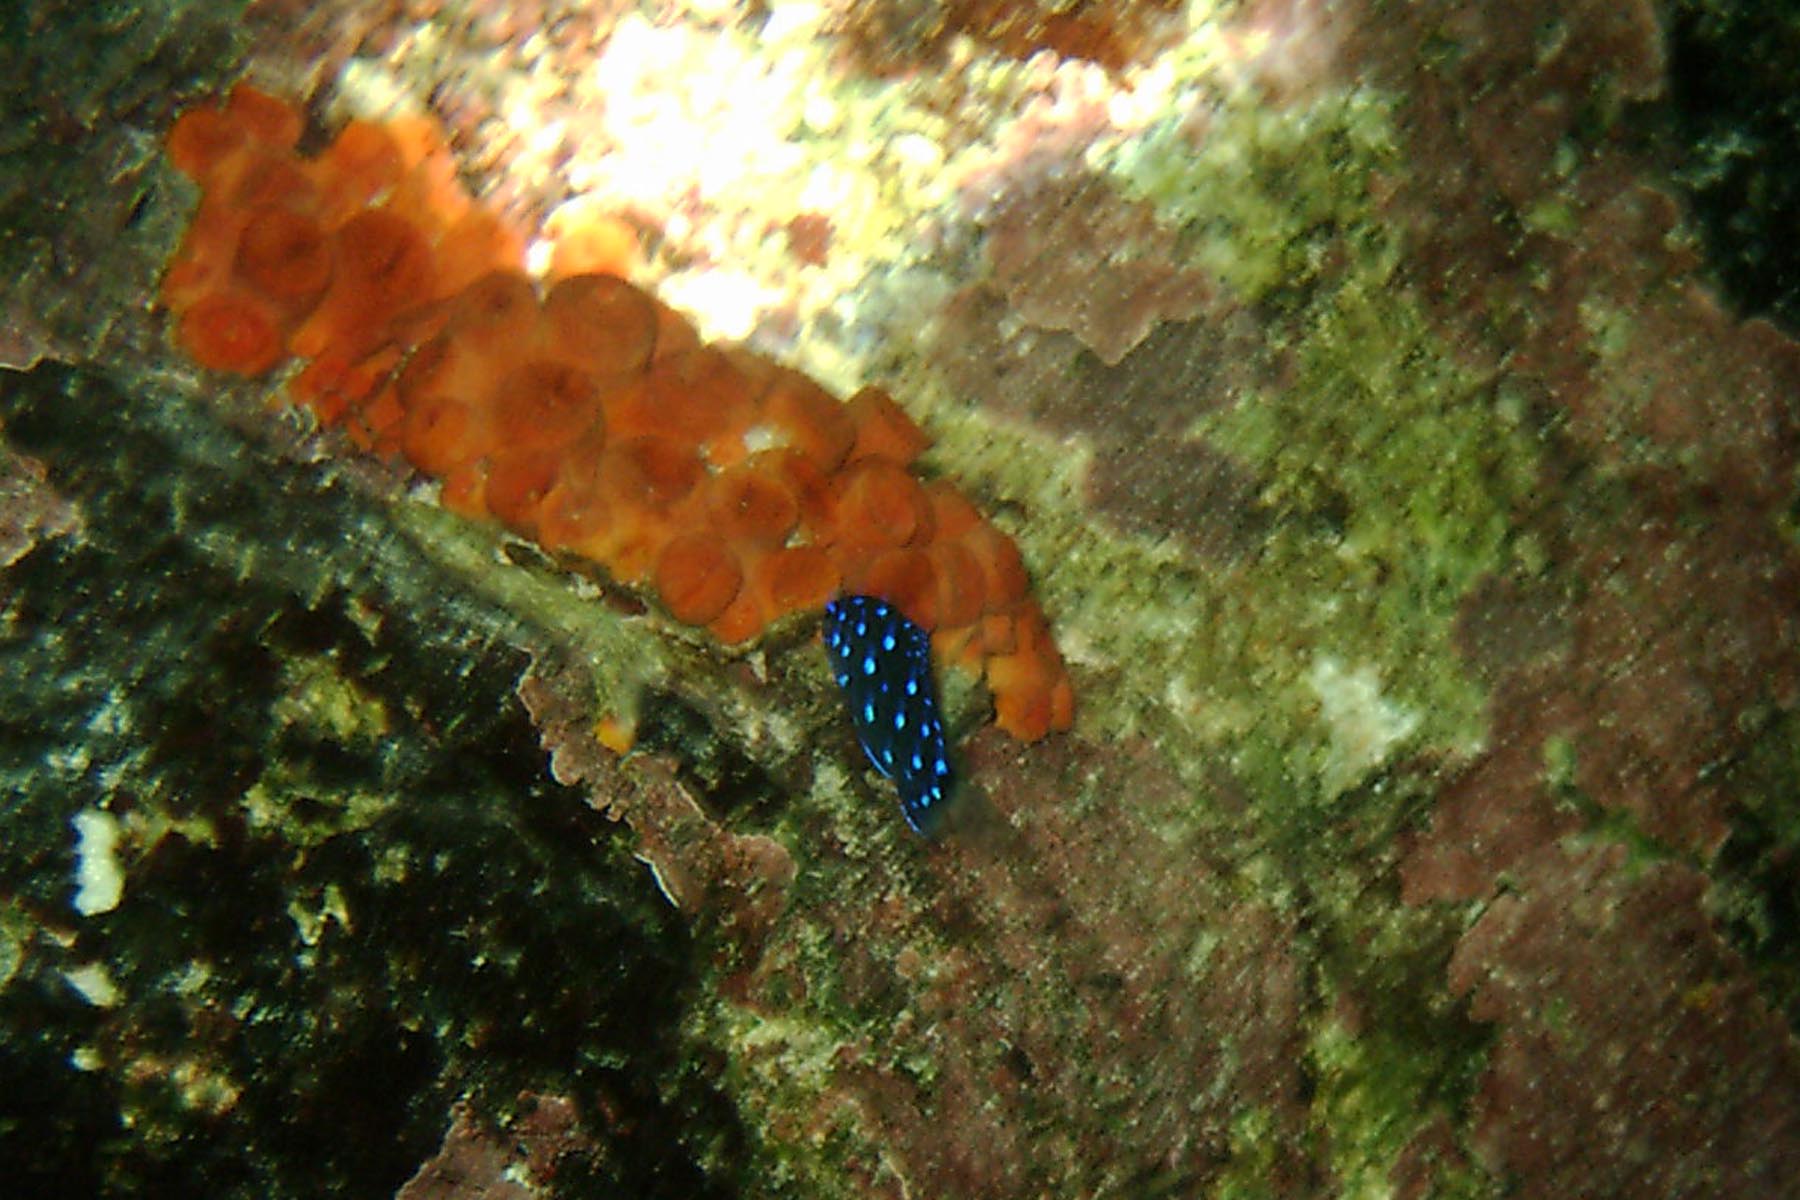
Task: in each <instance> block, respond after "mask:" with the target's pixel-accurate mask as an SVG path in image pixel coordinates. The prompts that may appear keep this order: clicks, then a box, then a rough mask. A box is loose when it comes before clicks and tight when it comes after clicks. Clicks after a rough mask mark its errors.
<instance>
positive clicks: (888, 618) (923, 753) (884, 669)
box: [825, 596, 951, 833]
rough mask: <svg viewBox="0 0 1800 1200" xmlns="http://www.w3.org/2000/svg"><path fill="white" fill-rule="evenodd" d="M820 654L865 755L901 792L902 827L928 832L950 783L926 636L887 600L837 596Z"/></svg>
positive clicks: (829, 610)
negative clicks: (828, 660) (827, 662)
mask: <svg viewBox="0 0 1800 1200" xmlns="http://www.w3.org/2000/svg"><path fill="white" fill-rule="evenodd" d="M825 653H826V654H827V655H828V656H829V657H830V658H831V673H832V675H833V676H835V677H836V679H837V684H838V687H840V688H841V689H843V692H844V701H845V703H846V704H848V705H849V707H850V723H851V724H852V725H854V726H855V727H856V740H857V741H859V742H861V743H862V748H863V753H865V754H867V755H868V756H869V761H870V762H871V763H873V764H874V765H875V769H876V770H877V771H880V772H881V773H882V774H883V775H885V776H887V777H888V778H889V779H892V780H893V781H894V785H895V787H897V788H898V789H899V791H900V811H901V812H902V813H903V814H905V816H906V823H907V824H908V825H911V826H912V827H913V830H914V832H917V833H926V832H927V831H928V826H929V824H930V817H931V810H932V809H933V808H934V807H936V806H937V805H938V804H939V803H941V802H942V801H943V799H944V794H945V793H946V792H947V791H948V790H949V788H950V784H951V774H950V756H949V754H948V752H947V751H946V750H945V747H944V722H943V720H942V719H941V718H940V717H939V716H938V707H937V689H936V688H935V687H933V686H932V681H931V637H930V635H928V634H927V633H926V632H925V631H924V630H923V629H920V628H919V627H918V626H917V625H914V624H913V623H912V622H911V621H909V620H907V619H906V618H905V617H904V616H902V615H901V614H900V610H899V609H897V608H895V607H894V606H893V605H891V604H889V603H887V602H886V601H883V600H877V599H875V598H874V597H873V596H839V597H838V598H837V599H835V600H833V601H832V602H831V603H830V604H827V605H826V606H825Z"/></svg>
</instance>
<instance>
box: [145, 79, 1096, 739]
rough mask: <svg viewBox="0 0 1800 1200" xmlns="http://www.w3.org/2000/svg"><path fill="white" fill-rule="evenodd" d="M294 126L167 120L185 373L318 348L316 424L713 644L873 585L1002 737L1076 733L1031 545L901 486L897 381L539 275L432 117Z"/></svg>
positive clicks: (561, 264)
mask: <svg viewBox="0 0 1800 1200" xmlns="http://www.w3.org/2000/svg"><path fill="white" fill-rule="evenodd" d="M301 127H302V121H301V118H300V116H299V114H298V113H297V112H296V111H295V110H294V109H292V108H291V107H290V106H288V105H286V104H283V103H282V102H280V101H278V100H275V99H273V98H271V97H269V96H266V95H264V94H262V93H260V92H257V91H255V90H253V89H251V88H248V87H244V86H240V87H239V88H237V90H236V91H234V92H233V93H232V94H231V96H230V98H229V99H227V100H226V101H225V102H224V103H223V104H219V105H213V106H209V107H205V108H199V109H194V110H192V111H190V112H188V113H186V114H184V115H183V116H182V117H181V118H180V120H179V121H177V122H176V124H175V126H174V128H173V130H172V131H171V132H170V135H169V154H170V157H171V159H172V160H173V161H174V163H175V165H176V166H177V167H179V168H180V169H181V170H182V171H184V172H185V173H187V174H188V175H190V176H192V177H193V178H194V179H195V180H196V181H197V182H198V183H199V184H200V185H201V188H202V190H203V197H202V200H201V204H200V208H199V211H198V212H197V213H196V215H195V217H194V221H193V224H192V226H190V228H189V230H188V233H187V237H186V240H185V241H184V242H183V244H182V246H181V248H180V250H179V251H178V253H177V254H176V257H175V259H174V261H173V262H172V263H171V264H170V267H169V270H168V274H167V276H166V277H165V279H164V281H163V288H162V298H163V301H164V303H165V304H167V306H168V307H169V308H170V309H171V311H172V312H173V313H174V315H175V317H176V322H175V329H176V334H177V337H178V339H179V341H180V343H181V345H182V347H183V348H184V349H185V350H186V351H187V352H188V353H189V354H191V355H192V356H193V357H194V359H195V360H196V361H198V362H200V363H201V364H202V365H204V366H207V367H210V368H213V369H216V370H222V371H231V372H235V373H238V374H242V375H260V374H263V373H265V372H268V371H270V370H273V369H274V368H276V367H277V366H280V365H282V364H283V363H285V362H288V361H290V360H302V361H304V364H305V365H304V366H303V368H302V369H300V370H298V371H297V372H296V373H294V374H293V375H292V377H291V379H290V381H289V383H288V390H289V393H290V395H291V396H292V397H293V399H294V400H295V401H296V402H297V403H300V404H303V405H305V406H306V407H308V408H310V409H311V410H312V411H313V412H314V413H315V414H316V416H317V417H318V419H319V421H320V422H321V423H322V424H324V425H327V426H342V427H343V428H345V430H346V431H347V433H348V434H349V436H350V437H351V438H352V439H353V440H354V441H356V442H357V443H358V444H359V445H361V446H362V447H364V448H365V449H369V450H372V451H374V452H377V453H381V454H385V455H390V456H395V457H399V458H403V459H404V460H405V461H406V462H408V463H409V464H411V466H413V467H414V468H415V469H417V470H418V471H420V472H421V473H423V474H425V475H427V476H430V477H432V478H435V479H437V480H440V481H441V483H442V493H441V497H442V502H443V503H444V504H445V505H446V506H447V507H450V508H452V509H454V510H456V511H458V512H461V513H464V514H466V515H469V516H474V517H487V518H492V519H494V520H497V521H499V522H501V523H503V524H504V525H506V526H507V527H508V528H510V529H512V530H514V531H515V532H517V533H519V534H520V535H522V536H525V537H530V538H533V539H535V540H537V541H538V542H540V543H542V544H543V545H544V546H546V547H548V548H550V549H553V550H561V551H565V552H568V553H571V554H574V555H577V556H580V557H583V558H586V559H589V560H591V561H593V562H596V563H599V564H600V565H602V566H603V567H605V569H606V570H607V571H608V572H609V573H610V574H611V575H612V576H613V577H614V578H616V579H618V580H620V581H621V582H625V583H630V584H639V585H644V586H647V587H649V588H651V589H653V590H654V592H655V594H656V595H657V597H658V598H659V599H660V600H661V602H662V605H663V607H664V608H665V609H666V610H667V611H668V612H669V614H670V615H671V616H673V617H675V618H676V619H677V620H680V621H683V622H686V623H689V624H693V625H701V626H705V627H706V628H708V629H710V630H711V631H712V632H713V633H714V634H715V635H716V636H718V637H719V638H720V639H721V640H723V641H726V642H732V643H735V642H741V641H744V640H746V639H748V638H752V637H754V636H756V635H757V634H759V633H760V632H762V630H763V629H765V628H766V627H767V626H768V625H769V624H770V623H771V622H773V621H775V620H777V619H779V618H781V617H783V616H785V615H787V614H789V613H792V612H796V611H806V610H812V609H817V608H820V607H822V606H823V605H824V603H825V602H826V601H827V600H828V599H830V598H831V597H832V596H833V595H836V594H838V593H839V592H845V591H848V592H856V593H861V594H867V595H872V596H876V597H879V598H881V599H884V600H887V601H889V602H890V603H892V604H894V605H895V606H896V607H898V608H899V609H900V610H901V612H903V613H904V614H905V615H906V616H907V617H908V618H909V619H910V620H911V621H913V622H914V623H915V624H917V625H919V626H920V627H922V628H923V629H925V630H927V631H930V632H931V633H932V635H933V643H934V646H935V647H936V649H937V652H938V655H939V657H940V658H941V659H943V660H944V661H948V662H954V663H956V664H958V665H959V666H961V667H963V668H965V669H967V670H970V671H972V672H974V673H976V674H978V675H980V674H985V675H986V677H987V681H988V684H989V687H990V689H991V690H992V693H993V696H994V704H995V711H996V720H997V723H998V724H999V725H1000V727H1001V728H1003V729H1005V730H1006V731H1008V732H1009V733H1011V734H1013V735H1014V736H1016V737H1019V738H1022V739H1026V740H1031V739H1035V738H1039V737H1042V736H1043V735H1044V734H1046V733H1048V732H1049V731H1051V730H1053V729H1066V728H1068V727H1069V725H1070V722H1071V720H1072V718H1073V714H1074V703H1073V693H1072V691H1071V689H1070V684H1069V678H1068V674H1067V672H1066V671H1065V669H1064V667H1063V662H1062V659H1061V656H1060V655H1059V654H1058V653H1057V650H1056V647H1055V644H1054V643H1053V642H1052V640H1051V637H1050V632H1049V626H1048V624H1047V623H1046V622H1045V620H1044V616H1043V613H1042V611H1041V610H1040V609H1039V608H1038V606H1037V604H1036V603H1035V601H1033V600H1032V599H1031V597H1030V594H1029V580H1028V578H1027V576H1026V572H1025V568H1024V564H1023V562H1022V561H1021V560H1020V557H1019V552H1018V548H1017V547H1016V546H1015V545H1014V544H1013V542H1012V540H1011V539H1010V538H1008V537H1007V536H1006V535H1005V534H1003V533H1001V532H1000V531H999V530H998V529H996V528H995V527H994V526H993V525H991V524H989V523H988V522H987V521H985V520H984V519H983V518H982V517H981V515H980V514H979V513H978V512H977V511H976V510H975V508H974V506H973V505H971V504H970V503H969V502H968V501H967V500H966V499H965V498H964V497H962V496H961V495H960V494H959V493H958V492H956V490H955V489H954V488H952V487H951V486H950V485H948V484H947V483H944V482H943V481H934V482H930V483H926V482H922V481H921V480H920V479H919V478H918V477H916V476H915V475H914V474H913V473H912V471H911V467H912V464H913V462H914V460H915V459H916V458H917V457H918V456H919V454H920V453H921V452H922V451H923V450H924V449H925V448H926V446H927V445H928V439H927V438H926V436H925V434H924V433H923V432H922V431H921V430H920V429H919V427H918V426H917V425H915V424H914V423H913V422H912V420H911V419H910V418H908V417H907V416H906V414H905V413H904V412H902V411H901V410H900V408H899V407H898V406H897V405H895V404H894V402H893V400H892V399H891V398H890V397H889V396H888V395H887V394H886V393H885V392H883V391H881V390H879V389H877V388H865V389H863V390H862V391H860V392H858V393H857V394H856V395H854V396H852V397H851V398H850V399H849V400H848V401H847V402H840V401H839V400H838V399H837V398H836V397H834V396H832V395H831V394H830V393H829V392H827V391H826V390H825V389H824V388H822V387H820V386H819V385H818V384H817V383H815V382H813V381H812V380H811V379H808V378H807V377H806V376H804V375H801V374H799V373H798V372H795V371H792V370H789V369H787V368H785V367H781V366H779V365H777V364H775V363H773V362H770V361H768V360H767V359H764V358H762V357H760V356H758V355H756V354H753V353H751V352H749V351H746V350H742V349H739V348H735V347H718V346H710V345H706V344H703V343H702V341H701V339H700V338H699V337H698V336H697V335H696V334H695V332H694V330H693V327H692V326H691V325H690V324H689V323H688V322H687V321H685V320H684V319H683V318H681V317H680V316H679V315H678V314H676V313H675V312H674V311H673V310H671V309H669V308H667V307H666V306H664V305H663V304H661V303H660V302H659V301H657V300H656V299H655V298H654V297H652V296H650V295H649V294H648V293H646V292H644V291H643V290H641V289H639V288H637V287H634V286H633V285H632V284H630V283H628V282H626V281H625V280H623V279H621V278H617V277H615V276H613V275H608V274H601V273H573V274H571V273H568V271H569V269H570V267H571V265H572V264H577V263H581V262H583V261H584V260H585V261H587V262H588V263H589V271H590V272H591V265H592V260H593V259H595V258H597V257H602V256H599V255H598V254H597V253H589V251H592V249H593V248H592V247H591V246H583V247H577V248H575V250H573V251H572V252H571V253H570V254H567V255H561V256H558V257H557V259H556V262H557V264H558V265H557V267H556V269H554V270H553V276H554V277H555V282H554V284H553V285H552V286H550V287H549V288H548V289H547V290H545V289H544V288H543V287H542V286H541V285H540V284H538V283H537V282H536V281H534V280H533V279H532V278H531V277H529V276H528V275H527V274H526V273H525V271H524V239H523V238H522V237H521V236H519V235H518V234H517V233H516V232H515V231H513V230H510V229H508V228H507V227H506V226H505V225H504V224H503V223H502V222H500V221H499V220H497V219H495V218H494V217H492V216H491V215H489V214H487V213H486V212H485V211H484V210H482V209H480V208H479V207H477V206H476V205H475V204H474V203H473V201H471V199H470V198H469V197H468V195H467V194H466V193H465V192H464V191H463V190H462V189H461V187H460V186H459V185H458V184H457V182H456V176H455V169H454V164H453V162H452V161H451V159H450V157H449V155H448V153H447V151H446V149H445V146H444V142H443V139H442V138H441V136H440V135H439V134H438V133H437V131H436V130H435V128H433V127H431V126H430V125H428V124H426V123H424V122H416V121H415V122H397V123H393V124H388V125H378V124H374V123H370V122H352V123H351V124H349V125H347V126H346V127H345V128H344V129H343V131H342V132H341V133H339V135H338V136H337V138H336V140H334V141H333V142H332V143H331V144H330V145H329V146H328V147H327V148H326V149H325V150H324V151H323V152H321V153H320V154H318V155H316V156H313V157H303V156H301V155H299V154H297V153H296V151H295V146H296V144H297V143H298V141H299V138H300V133H301ZM584 228H589V229H591V223H590V224H589V225H587V226H584ZM608 253H609V254H612V255H613V259H614V260H616V261H621V262H623V261H626V260H627V259H628V258H629V256H628V255H626V254H624V253H623V252H622V251H621V252H618V253H613V252H612V251H609V252H608Z"/></svg>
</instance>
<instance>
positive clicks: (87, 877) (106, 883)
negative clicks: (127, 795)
mask: <svg viewBox="0 0 1800 1200" xmlns="http://www.w3.org/2000/svg"><path fill="white" fill-rule="evenodd" d="M69 824H70V825H72V826H74V828H75V900H74V905H75V911H76V912H78V913H80V914H81V915H82V916H84V917H91V916H93V915H94V914H96V913H103V912H111V911H112V910H113V909H115V908H117V907H118V906H119V899H120V898H121V897H122V896H124V894H125V874H124V872H123V871H121V870H120V869H119V860H118V851H119V818H117V817H115V816H113V815H112V814H111V813H107V812H101V811H100V810H99V809H96V808H90V809H85V810H83V811H81V812H78V813H76V814H75V816H74V817H73V818H71V819H70V821H69Z"/></svg>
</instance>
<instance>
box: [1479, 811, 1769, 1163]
mask: <svg viewBox="0 0 1800 1200" xmlns="http://www.w3.org/2000/svg"><path fill="white" fill-rule="evenodd" d="M1625 867H1626V851H1625V850H1624V849H1623V848H1621V847H1616V846H1615V847H1612V848H1610V849H1599V848H1595V849H1588V850H1581V851H1574V852H1560V851H1559V852H1550V853H1546V854H1544V855H1541V856H1539V857H1537V858H1536V859H1535V860H1534V861H1533V862H1532V863H1531V864H1530V865H1529V866H1527V867H1525V868H1524V869H1523V870H1521V871H1520V872H1519V873H1518V880H1517V885H1516V887H1517V890H1516V891H1515V892H1514V893H1513V894H1510V895H1507V896H1503V897H1501V898H1499V899H1497V900H1495V901H1494V903H1493V904H1492V905H1491V906H1489V908H1488V909H1487V911H1486V912H1485V913H1483V914H1482V916H1481V918H1480V919H1479V920H1478V921H1476V923H1475V924H1474V926H1473V927H1472V928H1470V930H1469V932H1468V934H1467V935H1466V936H1465V937H1464V938H1463V941H1462V944H1461V945H1460V946H1459V947H1458V948H1457V951H1456V955H1455V957H1454V958H1453V959H1452V960H1451V963H1450V985H1451V987H1452V988H1454V989H1455V990H1456V991H1458V992H1462V993H1467V994H1468V995H1469V996H1470V1001H1471V1009H1472V1012H1473V1014H1474V1016H1475V1017H1476V1018H1478V1019H1480V1020H1485V1021H1494V1022H1497V1023H1498V1028H1499V1033H1498V1038H1499V1044H1498V1046H1497V1047H1496V1049H1495V1052H1494V1056H1493V1059H1492V1062H1491V1065H1490V1066H1489V1068H1488V1070H1487V1072H1486V1073H1485V1074H1484V1075H1483V1076H1482V1079H1481V1082H1480V1085H1479V1089H1478V1091H1477V1093H1476V1097H1475V1112H1474V1130H1473V1139H1474V1143H1475V1146H1476V1148H1477V1150H1478V1151H1479V1152H1480V1154H1481V1155H1482V1156H1483V1157H1484V1158H1485V1159H1486V1160H1487V1162H1488V1164H1489V1166H1490V1167H1491V1168H1492V1169H1493V1170H1494V1171H1495V1172H1496V1174H1505V1175H1510V1176H1512V1177H1513V1178H1515V1179H1516V1180H1517V1181H1518V1184H1519V1188H1520V1190H1519V1193H1518V1194H1520V1195H1521V1196H1528V1197H1537V1196H1542V1197H1563V1196H1678V1195H1711V1196H1726V1195H1729V1196H1750V1195H1765V1196H1774V1195H1778V1194H1780V1193H1781V1192H1782V1191H1783V1190H1784V1189H1785V1188H1786V1187H1787V1186H1788V1184H1789V1183H1790V1182H1791V1181H1792V1180H1793V1179H1794V1178H1795V1177H1796V1175H1797V1174H1800V1105H1796V1104H1795V1103H1794V1098H1795V1096H1796V1094H1797V1092H1800V1055H1796V1053H1795V1050H1794V1045H1793V1042H1792V1039H1791V1037H1790V1036H1789V1031H1788V1030H1787V1028H1786V1027H1785V1025H1784V1024H1783V1023H1782V1021H1781V1019H1780V1017H1779V1016H1777V1015H1776V1014H1775V1013H1773V1012H1771V1011H1770V1010H1769V1008H1768V1005H1767V1004H1766V1003H1764V1001H1763V1000H1762V998H1761V997H1760V996H1759V995H1758V994H1757V992H1756V990H1755V988H1754V987H1753V986H1752V985H1751V984H1750V982H1749V980H1748V978H1747V977H1746V975H1745V972H1744V964H1743V962H1742V961H1741V960H1740V959H1739V958H1738V956H1737V955H1736V954H1735V953H1734V952H1733V951H1732V950H1730V949H1729V948H1728V947H1726V946H1725V945H1724V944H1723V943H1722V942H1721V941H1720V939H1719V937H1718V934H1717V932H1716V931H1715V930H1714V929H1713V928H1712V925H1711V923H1710V922H1709V921H1708V920H1707V918H1706V916H1705V915H1704V913H1703V911H1702V909H1701V904H1700V902H1701V901H1702V899H1703V898H1704V895H1705V892H1706V887H1707V884H1706V880H1705V878H1704V877H1703V876H1701V875H1700V874H1698V873H1697V872H1695V871H1693V870H1691V869H1689V868H1686V867H1680V866H1675V865H1672V864H1662V865H1658V866H1655V867H1651V868H1648V869H1646V870H1644V871H1642V873H1641V874H1637V875H1636V877H1635V878H1634V877H1633V876H1632V874H1631V873H1630V872H1628V871H1627V870H1626V869H1625Z"/></svg>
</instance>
